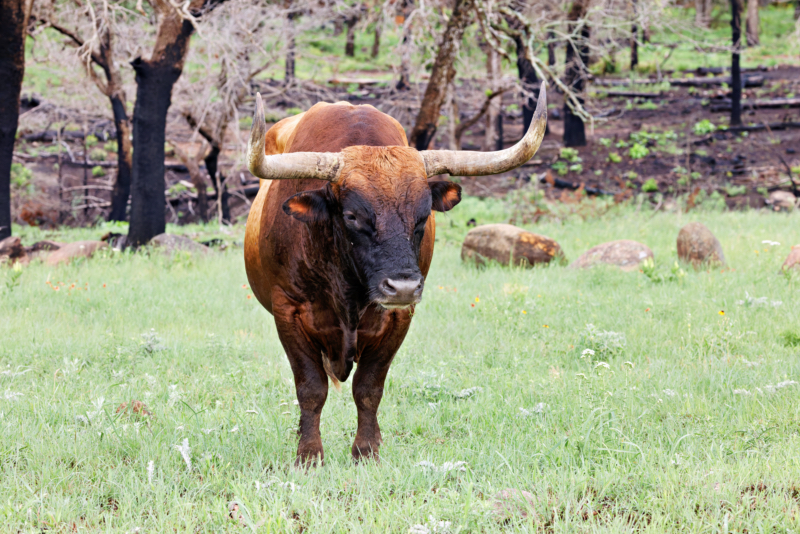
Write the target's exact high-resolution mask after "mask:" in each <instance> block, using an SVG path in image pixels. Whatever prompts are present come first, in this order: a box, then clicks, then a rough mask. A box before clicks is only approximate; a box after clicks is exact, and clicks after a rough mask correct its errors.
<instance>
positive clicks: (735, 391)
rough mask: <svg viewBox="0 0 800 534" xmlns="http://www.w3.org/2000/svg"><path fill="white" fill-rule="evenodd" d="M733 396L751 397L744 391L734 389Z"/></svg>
mask: <svg viewBox="0 0 800 534" xmlns="http://www.w3.org/2000/svg"><path fill="white" fill-rule="evenodd" d="M733 394H734V395H744V396H745V397H747V396H750V395H752V393H750V392H749V391H747V390H746V389H734V390H733Z"/></svg>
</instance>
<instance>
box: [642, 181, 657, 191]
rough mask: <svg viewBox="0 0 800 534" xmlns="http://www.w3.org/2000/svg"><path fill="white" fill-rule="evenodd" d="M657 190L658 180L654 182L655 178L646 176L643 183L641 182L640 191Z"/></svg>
mask: <svg viewBox="0 0 800 534" xmlns="http://www.w3.org/2000/svg"><path fill="white" fill-rule="evenodd" d="M657 191H658V182H656V179H655V178H648V179H647V181H646V182H645V183H643V184H642V192H644V193H655V192H657Z"/></svg>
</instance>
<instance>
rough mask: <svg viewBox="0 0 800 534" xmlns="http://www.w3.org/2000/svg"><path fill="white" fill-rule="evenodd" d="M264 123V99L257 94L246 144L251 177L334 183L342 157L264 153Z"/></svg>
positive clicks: (314, 153) (329, 154) (314, 154)
mask: <svg viewBox="0 0 800 534" xmlns="http://www.w3.org/2000/svg"><path fill="white" fill-rule="evenodd" d="M266 136H267V126H266V123H265V121H264V102H263V101H262V100H261V93H256V112H255V115H254V116H253V127H252V129H251V130H250V142H249V143H248V144H247V168H248V169H250V172H251V173H252V174H253V176H256V177H258V178H261V179H263V180H306V179H312V178H313V179H316V180H327V181H329V182H334V183H335V182H337V181H338V180H339V170H340V169H341V157H340V156H339V154H338V153H331V152H290V153H288V154H275V155H271V156H267V155H266V154H264V144H265V141H266Z"/></svg>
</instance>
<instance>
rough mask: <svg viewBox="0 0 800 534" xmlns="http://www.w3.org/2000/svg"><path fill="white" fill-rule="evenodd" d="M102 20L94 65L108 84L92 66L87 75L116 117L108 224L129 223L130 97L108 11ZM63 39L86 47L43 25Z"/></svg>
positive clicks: (67, 32)
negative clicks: (115, 56) (126, 221)
mask: <svg viewBox="0 0 800 534" xmlns="http://www.w3.org/2000/svg"><path fill="white" fill-rule="evenodd" d="M98 11H99V12H100V13H101V14H102V15H103V18H100V17H98V18H96V19H95V20H94V26H95V31H96V33H97V37H98V39H97V40H98V46H97V48H96V49H93V50H92V51H91V55H90V58H91V63H92V64H94V65H96V66H97V67H99V68H100V69H101V70H102V71H103V75H104V77H105V80H102V79H100V78H99V77H98V76H97V75H96V74H95V72H94V70H92V65H89V64H87V65H86V68H87V74H88V75H89V77H90V78H91V79H92V81H93V82H94V83H95V85H96V86H97V88H98V89H99V90H100V92H101V93H103V94H104V95H105V96H106V97H108V99H109V101H110V103H111V112H112V114H113V116H114V127H115V128H116V132H117V134H116V137H117V179H116V181H115V182H114V189H113V191H112V192H111V212H110V213H109V215H108V220H109V221H125V220H127V208H128V199H129V198H130V193H131V173H132V167H133V143H132V142H131V133H132V128H131V121H130V118H129V117H128V112H127V107H126V106H127V97H126V95H125V90H124V88H123V85H122V75H121V74H120V70H119V61H117V60H115V59H114V35H113V31H112V28H113V26H112V25H111V24H110V21H109V20H108V19H107V18H106V16H107V15H108V12H107V11H104V10H98ZM42 22H44V23H45V24H47V25H48V26H50V27H51V28H53V29H54V30H56V31H58V32H59V33H61V34H62V35H64V36H66V37H68V38H69V39H70V40H71V41H72V44H73V45H75V46H77V47H78V48H83V47H84V46H85V42H86V40H85V39H84V38H83V37H82V36H80V35H79V34H78V33H77V32H76V31H73V30H70V29H69V28H66V27H65V26H62V25H61V24H59V23H58V21H56V20H47V21H42Z"/></svg>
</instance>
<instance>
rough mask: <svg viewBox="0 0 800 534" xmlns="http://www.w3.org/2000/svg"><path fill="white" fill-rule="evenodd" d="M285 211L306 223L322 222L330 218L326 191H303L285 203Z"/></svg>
mask: <svg viewBox="0 0 800 534" xmlns="http://www.w3.org/2000/svg"><path fill="white" fill-rule="evenodd" d="M283 211H284V212H285V213H286V215H290V216H292V217H294V218H295V219H297V220H298V221H302V222H304V223H311V222H321V221H324V220H326V219H327V218H328V214H329V213H330V212H329V210H328V199H327V198H326V195H325V190H324V189H316V190H313V191H303V192H302V193H297V194H296V195H294V196H293V197H289V199H288V200H287V201H286V202H284V203H283Z"/></svg>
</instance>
